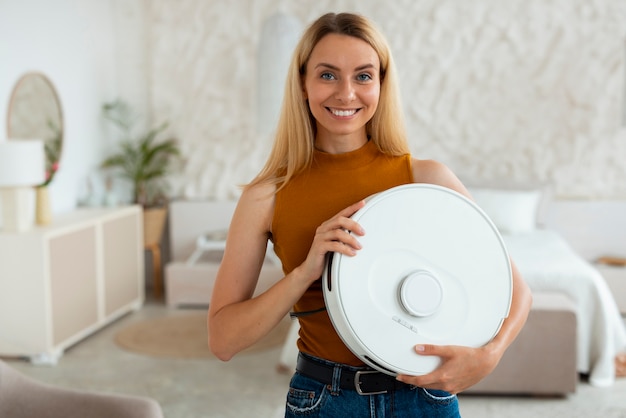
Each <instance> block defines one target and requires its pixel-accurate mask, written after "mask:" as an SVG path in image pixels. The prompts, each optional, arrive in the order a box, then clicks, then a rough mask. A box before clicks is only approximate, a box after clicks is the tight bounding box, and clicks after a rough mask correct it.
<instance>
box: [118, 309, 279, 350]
mask: <svg viewBox="0 0 626 418" xmlns="http://www.w3.org/2000/svg"><path fill="white" fill-rule="evenodd" d="M289 327H290V321H289V320H288V319H285V320H283V321H282V322H281V323H280V324H278V326H277V327H275V328H274V329H273V330H272V331H271V332H270V333H269V334H268V335H266V336H265V337H264V338H263V339H261V340H260V341H259V342H257V343H256V344H254V345H252V346H251V347H248V348H247V349H245V350H243V351H242V352H241V353H240V354H246V353H248V354H249V353H254V352H259V351H262V350H267V349H270V348H273V347H277V346H280V345H281V344H283V342H284V341H285V338H286V337H287V333H288V331H289ZM115 342H116V344H117V345H119V346H120V347H122V348H124V349H126V350H130V351H133V352H135V353H139V354H145V355H149V356H156V357H172V358H212V357H214V356H213V354H212V353H211V351H210V350H209V348H208V334H207V313H206V311H199V312H194V313H191V314H181V315H176V316H167V317H162V318H152V319H147V320H144V321H141V322H137V323H135V324H131V325H129V326H127V327H126V328H124V329H122V330H121V331H120V332H118V333H117V335H116V336H115Z"/></svg>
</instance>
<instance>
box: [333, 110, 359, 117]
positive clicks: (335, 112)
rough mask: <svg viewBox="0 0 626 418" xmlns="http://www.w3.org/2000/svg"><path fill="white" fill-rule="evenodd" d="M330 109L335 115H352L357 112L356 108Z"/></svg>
mask: <svg viewBox="0 0 626 418" xmlns="http://www.w3.org/2000/svg"><path fill="white" fill-rule="evenodd" d="M330 111H331V112H333V115H335V116H352V115H354V114H355V113H356V109H352V110H337V109H330Z"/></svg>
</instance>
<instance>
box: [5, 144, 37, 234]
mask: <svg viewBox="0 0 626 418" xmlns="http://www.w3.org/2000/svg"><path fill="white" fill-rule="evenodd" d="M45 174H46V173H45V157H44V145H43V141H42V140H36V139H18V140H9V141H0V201H1V203H2V212H1V213H2V230H3V231H4V232H20V231H25V230H27V229H29V228H30V227H31V226H32V224H33V213H34V212H33V207H34V206H33V201H34V194H33V193H34V192H33V186H36V185H38V184H41V183H43V182H44V180H45Z"/></svg>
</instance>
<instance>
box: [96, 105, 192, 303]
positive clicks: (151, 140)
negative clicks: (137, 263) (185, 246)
mask: <svg viewBox="0 0 626 418" xmlns="http://www.w3.org/2000/svg"><path fill="white" fill-rule="evenodd" d="M102 110H103V114H104V117H105V118H106V119H107V120H108V121H110V122H112V123H113V124H114V125H115V126H116V127H117V128H118V129H119V130H120V132H121V133H122V135H123V137H122V139H121V142H120V145H119V150H118V152H116V153H114V154H113V155H111V156H109V157H108V158H106V159H105V160H104V161H103V162H102V167H103V168H105V169H108V168H111V169H117V173H118V174H119V175H120V176H121V177H122V178H124V179H126V180H129V181H130V182H131V183H132V201H133V203H135V204H139V205H142V206H143V207H144V247H145V249H146V250H148V251H150V253H151V256H152V264H153V274H154V284H155V285H154V295H155V297H161V294H162V289H161V285H160V284H161V282H162V280H161V276H162V272H161V268H162V267H161V249H160V244H161V239H162V235H163V229H164V228H165V222H166V219H167V200H168V196H167V182H166V178H167V176H168V175H169V174H171V172H172V171H173V170H174V169H175V165H176V163H177V162H180V160H181V153H180V149H179V147H178V144H177V141H176V140H175V139H174V138H168V139H164V140H157V137H158V136H159V134H161V133H162V132H163V131H164V130H165V129H167V126H168V124H167V122H165V123H162V124H161V125H159V126H157V127H155V128H152V129H149V130H148V131H147V132H145V133H142V134H138V135H137V134H136V133H135V121H136V119H137V118H136V116H134V115H133V113H132V111H131V109H130V107H129V106H128V104H127V103H126V102H124V101H122V100H116V101H114V102H111V103H105V104H104V105H103V107H102Z"/></svg>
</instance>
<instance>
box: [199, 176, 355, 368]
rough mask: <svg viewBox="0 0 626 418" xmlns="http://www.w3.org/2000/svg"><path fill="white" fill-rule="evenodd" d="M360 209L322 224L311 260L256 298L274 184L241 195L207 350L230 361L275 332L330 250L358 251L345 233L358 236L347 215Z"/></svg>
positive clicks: (215, 293)
mask: <svg viewBox="0 0 626 418" xmlns="http://www.w3.org/2000/svg"><path fill="white" fill-rule="evenodd" d="M362 205H363V202H359V203H357V204H355V205H352V206H350V207H348V208H346V209H344V210H343V211H341V212H339V213H338V214H337V215H336V216H334V217H333V218H331V219H329V220H328V221H326V222H324V223H323V224H322V225H320V227H318V229H317V231H316V235H315V238H314V240H313V244H312V246H311V249H310V251H309V254H308V256H307V259H306V260H305V261H304V262H303V263H302V264H301V265H300V266H298V267H297V268H296V269H294V270H293V271H292V272H290V273H289V274H288V275H287V276H285V277H283V278H282V279H280V280H279V281H278V282H276V283H275V284H274V285H273V286H272V287H270V288H269V289H268V290H267V291H265V292H264V293H262V294H260V295H258V296H256V297H254V298H253V297H252V295H253V293H254V289H255V287H256V284H257V281H258V278H259V273H260V271H261V266H262V264H263V259H264V257H265V250H266V248H267V240H268V237H269V234H270V231H271V221H272V216H273V213H274V186H273V185H264V184H261V185H256V186H252V187H250V188H247V189H246V190H245V191H244V192H243V194H242V196H241V198H240V200H239V203H238V204H237V208H236V210H235V213H234V215H233V219H232V221H231V225H230V228H229V231H228V237H227V240H226V249H225V251H224V257H223V259H222V262H221V264H220V269H219V271H218V274H217V278H216V281H215V286H214V288H213V294H212V297H211V302H210V305H209V314H208V324H209V327H208V328H209V347H210V349H211V351H212V352H213V353H214V354H215V355H216V356H217V357H218V358H220V359H222V360H229V359H231V358H232V357H233V356H234V355H235V354H236V353H238V352H240V351H241V350H243V349H245V348H246V347H249V346H250V345H252V344H254V343H255V342H257V341H258V340H259V339H261V338H262V337H263V336H264V335H266V334H267V333H268V332H269V331H271V329H272V328H273V327H274V326H276V325H277V324H278V323H279V322H280V321H281V320H282V318H284V316H285V315H286V314H287V313H288V312H289V310H290V309H291V307H292V306H293V305H294V304H295V303H296V302H297V301H298V299H299V298H300V297H301V296H302V294H303V293H304V292H305V291H306V289H308V287H309V286H310V285H311V283H313V282H314V281H315V280H317V279H318V278H319V277H320V276H321V274H322V269H323V266H324V257H325V255H326V253H327V252H328V251H338V252H341V253H343V254H346V255H348V256H349V255H353V254H354V251H355V250H356V249H358V248H360V245H359V244H358V241H357V239H356V238H355V237H354V236H353V235H350V234H346V233H345V229H349V230H352V231H353V232H357V233H358V231H359V226H358V225H357V224H356V223H355V222H354V221H352V220H351V219H349V216H351V215H352V214H353V213H354V212H356V210H358V209H359V208H360V207H362Z"/></svg>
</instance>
